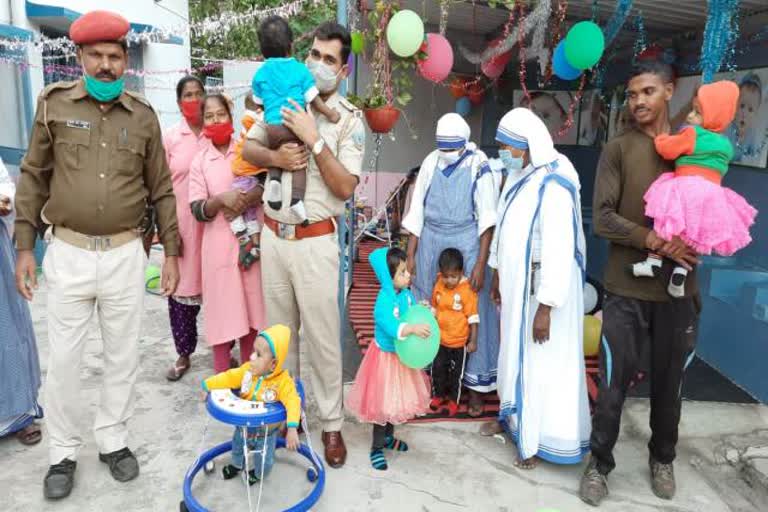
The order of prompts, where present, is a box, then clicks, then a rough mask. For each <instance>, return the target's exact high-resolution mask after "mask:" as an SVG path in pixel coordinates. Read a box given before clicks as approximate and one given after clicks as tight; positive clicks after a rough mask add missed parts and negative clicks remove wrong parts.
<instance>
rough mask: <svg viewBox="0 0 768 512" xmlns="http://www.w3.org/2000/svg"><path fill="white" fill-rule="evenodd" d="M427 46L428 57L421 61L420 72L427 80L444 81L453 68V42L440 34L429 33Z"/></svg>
mask: <svg viewBox="0 0 768 512" xmlns="http://www.w3.org/2000/svg"><path fill="white" fill-rule="evenodd" d="M426 46H427V47H426V53H427V58H426V59H424V60H420V61H419V63H418V65H419V72H420V73H421V76H423V77H424V78H426V79H427V80H431V81H432V82H435V83H437V82H442V81H443V80H445V79H446V78H448V75H450V74H451V69H452V68H453V48H451V43H449V42H448V40H447V39H446V38H444V37H443V36H441V35H440V34H427V45H426Z"/></svg>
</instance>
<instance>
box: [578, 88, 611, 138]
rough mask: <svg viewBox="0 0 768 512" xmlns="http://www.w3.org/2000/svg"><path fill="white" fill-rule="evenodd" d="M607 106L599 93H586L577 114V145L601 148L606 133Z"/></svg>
mask: <svg viewBox="0 0 768 512" xmlns="http://www.w3.org/2000/svg"><path fill="white" fill-rule="evenodd" d="M609 112H610V110H609V105H606V102H605V101H604V100H603V95H602V94H600V91H597V90H595V91H587V92H585V93H584V96H583V97H582V100H581V111H580V113H579V145H580V146H597V147H602V145H603V143H604V142H605V138H606V135H607V133H608V114H609Z"/></svg>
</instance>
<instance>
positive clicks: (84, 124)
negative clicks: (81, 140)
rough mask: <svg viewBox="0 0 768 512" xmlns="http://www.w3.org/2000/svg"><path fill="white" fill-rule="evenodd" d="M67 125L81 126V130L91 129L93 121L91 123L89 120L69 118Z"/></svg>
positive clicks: (72, 126) (71, 126) (70, 126)
mask: <svg viewBox="0 0 768 512" xmlns="http://www.w3.org/2000/svg"><path fill="white" fill-rule="evenodd" d="M67 127H69V128H79V129H81V130H90V129H91V123H89V122H88V121H78V120H69V121H67Z"/></svg>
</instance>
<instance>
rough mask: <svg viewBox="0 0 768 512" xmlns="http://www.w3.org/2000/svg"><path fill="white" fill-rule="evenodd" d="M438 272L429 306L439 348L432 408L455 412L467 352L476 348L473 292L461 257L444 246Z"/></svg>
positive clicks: (475, 318)
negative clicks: (434, 317) (438, 331)
mask: <svg viewBox="0 0 768 512" xmlns="http://www.w3.org/2000/svg"><path fill="white" fill-rule="evenodd" d="M438 267H439V268H440V273H439V274H438V276H437V283H435V288H434V290H433V292H432V308H433V310H434V311H435V315H436V316H437V324H438V325H439V326H440V349H439V351H438V352H437V357H436V358H435V361H434V363H432V396H433V398H432V402H431V403H430V405H429V407H430V409H432V410H433V411H438V410H440V409H441V408H442V407H443V406H445V407H446V408H447V409H448V414H449V415H450V416H455V415H456V412H457V411H458V409H459V405H458V402H459V398H460V397H461V380H462V378H463V374H464V363H465V361H466V357H467V353H470V354H471V353H472V352H474V351H475V350H477V325H478V323H479V322H480V316H479V315H478V313H477V293H476V292H475V291H474V290H472V286H470V284H469V280H468V279H467V278H466V277H465V276H464V257H463V256H462V255H461V252H460V251H459V250H458V249H453V248H450V249H446V250H444V251H443V252H442V253H440V258H439V260H438Z"/></svg>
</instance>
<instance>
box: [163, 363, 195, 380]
mask: <svg viewBox="0 0 768 512" xmlns="http://www.w3.org/2000/svg"><path fill="white" fill-rule="evenodd" d="M190 366H192V365H191V364H189V363H187V364H185V365H184V364H181V365H180V364H178V363H175V364H174V365H173V366H171V367H170V368H169V369H168V373H166V374H165V378H166V379H167V380H169V381H171V382H176V381H177V380H179V379H180V378H182V377H183V376H184V374H185V373H187V370H189V368H190Z"/></svg>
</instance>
